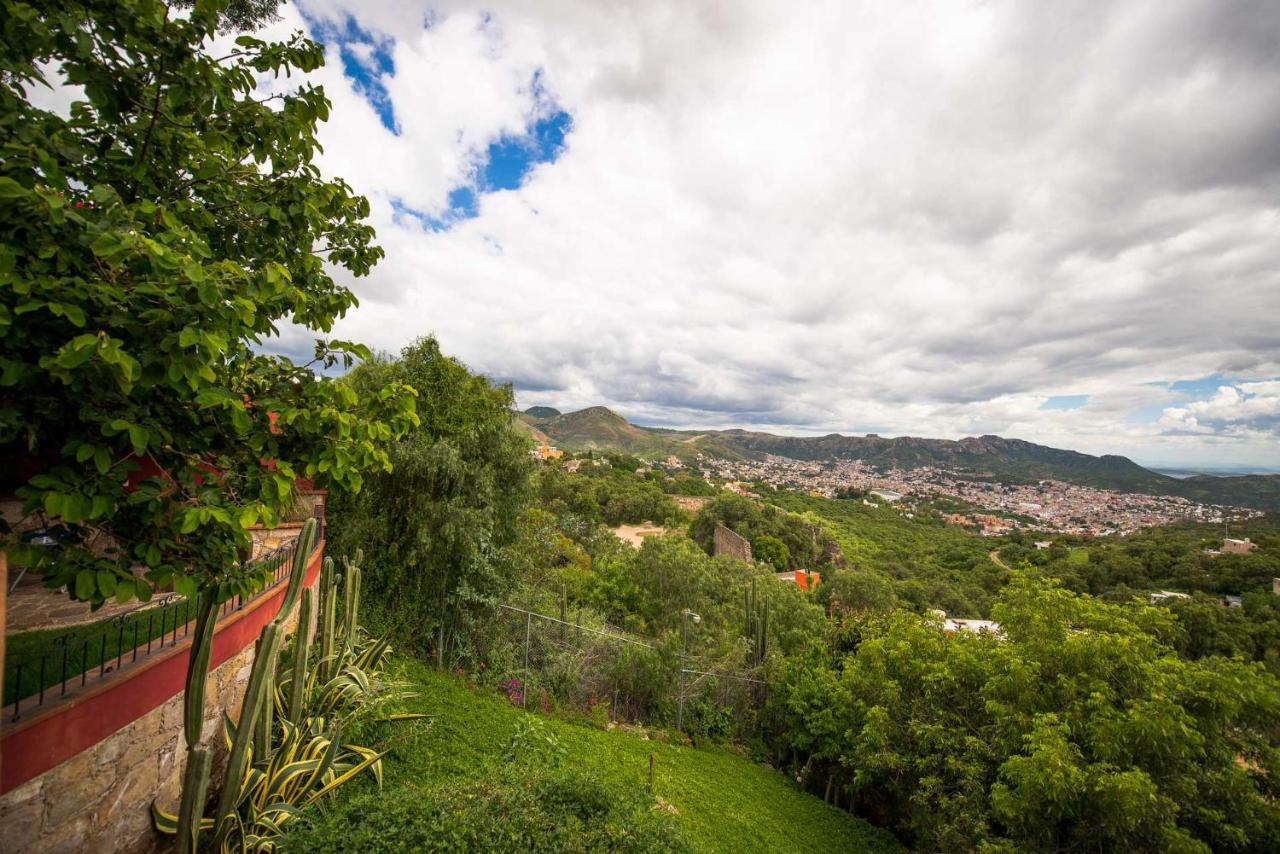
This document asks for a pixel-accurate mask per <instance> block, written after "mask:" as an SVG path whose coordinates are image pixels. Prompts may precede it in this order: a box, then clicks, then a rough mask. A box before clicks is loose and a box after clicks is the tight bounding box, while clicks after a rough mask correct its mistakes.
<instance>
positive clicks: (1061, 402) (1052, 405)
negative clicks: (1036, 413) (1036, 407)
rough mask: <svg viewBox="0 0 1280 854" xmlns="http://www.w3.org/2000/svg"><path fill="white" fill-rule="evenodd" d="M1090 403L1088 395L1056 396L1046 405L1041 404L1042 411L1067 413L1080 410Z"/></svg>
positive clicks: (1047, 401)
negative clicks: (1071, 410)
mask: <svg viewBox="0 0 1280 854" xmlns="http://www.w3.org/2000/svg"><path fill="white" fill-rule="evenodd" d="M1088 402H1089V395H1087V394H1055V395H1054V396H1053V397H1050V398H1049V399H1048V400H1046V401H1045V402H1044V403H1042V404H1040V408H1041V409H1052V410H1061V411H1066V410H1070V409H1079V408H1080V407H1082V406H1084V405H1085V404H1086V403H1088Z"/></svg>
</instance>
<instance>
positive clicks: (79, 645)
mask: <svg viewBox="0 0 1280 854" xmlns="http://www.w3.org/2000/svg"><path fill="white" fill-rule="evenodd" d="M186 607H187V600H185V599H178V600H175V601H174V602H173V603H171V604H168V605H163V606H159V607H155V608H148V609H146V610H139V611H137V612H131V613H129V614H126V615H123V618H122V622H123V624H124V625H123V628H124V631H123V632H121V631H120V626H119V624H118V623H117V622H116V620H117V619H118V618H116V617H109V618H107V619H105V620H99V621H98V622H96V623H84V624H82V625H77V626H71V627H69V628H60V629H42V630H39V631H33V632H21V633H19V634H13V635H9V636H7V637H6V638H5V656H4V705H8V704H10V703H12V702H13V701H14V699H15V698H17V699H26V698H28V697H33V696H35V695H36V694H37V693H39V691H40V688H41V680H40V661H41V659H42V658H43V659H44V685H43V687H44V688H45V691H46V693H45V697H46V699H48V696H49V695H48V691H49V690H53V691H55V692H56V691H58V690H60V686H61V684H62V679H63V674H64V672H65V674H66V678H67V689H68V690H70V689H71V688H72V687H73V686H77V685H79V684H80V674H81V673H83V672H84V671H85V670H89V671H90V675H91V676H96V675H97V674H98V669H99V666H100V665H101V664H102V662H103V660H104V659H105V660H106V663H107V667H109V668H114V667H115V665H116V661H117V657H118V656H120V654H121V653H122V652H123V653H124V656H123V659H122V660H123V662H124V663H127V662H129V661H130V660H131V658H132V651H133V648H134V640H135V638H136V639H137V643H138V644H139V645H145V644H146V642H147V640H148V638H147V629H148V620H149V621H150V630H151V639H153V640H155V639H158V638H159V637H160V633H161V626H163V628H164V633H165V636H166V637H171V636H172V635H173V626H174V623H175V617H174V613H175V611H176V612H177V614H178V616H177V618H176V622H178V623H179V628H178V636H179V637H180V638H181V637H182V636H183V628H182V624H183V623H185V622H186V613H185V611H184V609H185V608H186ZM190 616H192V617H194V616H195V614H194V609H193V610H192V613H191V615H190ZM135 630H136V631H135ZM63 638H65V641H63V640H61V639H63ZM64 648H65V652H66V666H65V671H64V667H63V652H64ZM153 649H154V647H153ZM139 654H141V653H139ZM19 664H21V667H22V685H21V689H22V690H21V693H19V692H18V690H17V688H18V667H19Z"/></svg>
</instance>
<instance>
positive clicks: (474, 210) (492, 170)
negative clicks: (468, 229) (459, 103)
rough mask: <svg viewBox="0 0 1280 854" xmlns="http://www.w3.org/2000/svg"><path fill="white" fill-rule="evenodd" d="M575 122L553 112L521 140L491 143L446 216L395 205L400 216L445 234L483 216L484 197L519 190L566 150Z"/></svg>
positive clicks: (452, 193)
mask: <svg viewBox="0 0 1280 854" xmlns="http://www.w3.org/2000/svg"><path fill="white" fill-rule="evenodd" d="M572 126H573V118H572V117H571V116H570V115H569V114H568V113H567V112H565V111H564V110H560V109H553V110H550V111H548V112H547V113H546V115H544V116H542V117H541V118H538V119H536V120H535V121H534V122H533V123H532V124H531V125H530V126H529V128H528V129H527V131H526V132H525V133H524V134H523V135H521V136H510V135H508V136H502V137H500V138H498V139H497V140H495V141H493V142H491V143H489V145H488V147H487V148H486V149H485V153H484V156H483V157H482V158H481V160H480V162H479V163H478V164H477V165H476V167H475V170H474V171H473V172H472V174H471V175H470V176H469V178H468V180H467V182H466V183H464V184H461V185H459V186H457V187H454V188H453V189H452V190H450V191H449V195H448V198H447V200H446V206H445V210H444V212H443V213H441V214H440V215H439V216H433V215H430V214H426V213H423V212H421V211H417V210H413V209H412V208H409V207H407V206H405V205H403V204H402V203H401V202H399V201H396V202H393V207H394V208H395V211H396V214H397V215H398V216H411V217H413V218H415V219H416V220H417V221H418V222H419V223H420V224H421V225H422V226H423V227H424V228H428V229H430V230H432V231H445V230H447V229H449V228H452V227H453V226H454V225H455V224H457V223H459V222H462V221H463V220H468V219H473V218H475V217H477V216H479V214H480V200H481V197H482V196H483V195H485V194H488V193H496V192H501V191H503V190H517V189H519V188H520V186H521V185H522V184H524V182H525V180H526V179H527V178H528V177H529V175H530V174H531V173H532V172H533V170H534V169H536V168H537V167H538V166H539V165H541V164H543V163H553V162H555V160H556V159H557V158H558V157H559V156H560V153H561V152H562V151H563V150H564V141H565V136H566V135H568V133H569V131H570V129H571V128H572Z"/></svg>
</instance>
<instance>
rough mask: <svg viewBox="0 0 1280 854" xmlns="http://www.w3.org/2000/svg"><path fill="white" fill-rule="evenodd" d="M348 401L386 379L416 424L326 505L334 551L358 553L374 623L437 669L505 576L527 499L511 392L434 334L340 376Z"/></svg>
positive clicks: (509, 576) (505, 582) (525, 464)
mask: <svg viewBox="0 0 1280 854" xmlns="http://www.w3.org/2000/svg"><path fill="white" fill-rule="evenodd" d="M347 384H348V385H349V387H350V388H351V389H352V390H353V391H354V393H355V394H356V395H358V396H364V395H366V394H371V393H376V391H377V389H379V388H383V387H386V386H388V385H391V384H405V385H410V386H412V387H413V388H415V389H417V392H418V401H419V411H420V413H421V415H420V419H419V421H418V423H417V425H416V426H415V427H414V428H413V429H412V430H410V431H408V432H407V433H406V434H405V435H404V436H403V437H401V438H400V439H399V440H397V441H396V442H394V443H393V444H391V445H390V447H389V449H388V452H387V453H388V457H389V460H390V463H391V467H390V469H389V470H388V471H383V472H377V473H374V474H371V475H370V476H369V477H368V478H367V479H366V483H365V488H364V489H363V490H362V491H361V492H360V493H358V494H353V493H350V492H344V493H339V494H337V495H335V496H334V497H333V500H332V503H331V514H332V520H333V524H332V529H333V543H334V547H335V548H336V549H337V550H339V552H341V553H346V552H354V550H355V549H356V548H362V549H363V551H364V555H365V562H366V565H367V569H368V572H367V575H366V579H367V585H368V593H369V596H370V597H371V599H372V601H374V602H376V603H378V605H379V606H380V607H379V608H378V609H377V610H376V614H377V615H378V616H376V617H375V618H374V619H375V623H374V625H375V626H376V627H377V628H378V629H380V630H384V631H390V632H392V633H393V634H394V635H395V636H396V637H397V639H398V640H401V641H405V642H408V643H410V644H412V645H414V646H416V647H417V648H419V649H422V650H424V651H425V650H427V649H430V650H432V651H433V652H434V655H435V658H436V661H437V663H438V664H440V665H444V664H445V663H446V662H452V661H453V660H454V659H455V658H456V656H457V654H458V650H459V648H460V647H462V646H465V644H466V642H467V638H468V637H469V633H470V632H471V630H472V627H473V624H474V620H475V614H476V610H477V609H478V608H483V607H486V606H492V604H493V603H494V602H496V601H497V599H498V598H499V597H500V596H501V595H502V594H504V593H506V592H507V591H509V589H510V587H511V583H512V580H513V576H514V571H513V567H512V565H511V555H510V553H509V551H508V546H509V545H510V544H511V543H512V542H513V541H514V539H515V537H516V533H517V519H518V516H519V514H520V511H521V509H522V508H523V506H524V504H525V502H526V500H527V493H526V490H527V485H528V478H529V469H530V464H529V459H528V457H527V455H526V453H525V452H526V450H527V445H526V443H525V442H524V441H522V440H521V439H520V438H519V437H518V436H516V435H515V434H514V433H513V432H512V431H511V429H510V425H511V419H510V414H509V410H510V406H511V389H510V387H507V386H494V385H493V384H491V383H490V382H489V381H488V380H486V379H484V378H483V377H479V376H475V375H474V374H472V373H470V372H469V371H468V370H467V369H466V367H464V366H463V365H462V364H461V363H460V362H458V361H457V360H456V359H452V358H450V357H448V356H445V355H444V354H442V353H441V352H440V347H439V345H438V344H437V343H436V341H435V339H434V338H424V339H421V340H419V341H417V342H416V343H414V344H411V345H410V346H408V347H406V348H405V349H404V350H403V352H401V354H400V356H399V357H398V358H395V359H391V358H387V357H380V358H377V359H372V360H369V361H366V362H365V363H364V364H362V365H360V366H359V367H358V368H356V370H354V371H352V372H351V374H350V375H349V376H348V377H347Z"/></svg>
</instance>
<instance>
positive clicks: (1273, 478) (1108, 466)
mask: <svg viewBox="0 0 1280 854" xmlns="http://www.w3.org/2000/svg"><path fill="white" fill-rule="evenodd" d="M539 409H542V408H541V407H539ZM547 409H548V411H550V412H554V411H555V410H551V409H550V408H549V407H548V408H547ZM517 420H518V421H521V422H523V424H524V426H525V427H526V428H529V429H532V430H536V431H539V435H545V436H547V437H549V441H551V442H553V443H554V444H556V445H558V446H560V447H563V448H566V449H568V450H588V449H590V450H608V449H614V450H620V451H625V452H626V453H630V454H637V455H643V456H649V457H653V456H662V455H667V454H674V455H676V456H678V457H680V458H682V459H686V460H687V459H689V458H691V457H693V456H695V455H696V454H698V453H705V454H708V455H710V456H714V457H720V458H724V459H740V458H744V457H745V458H749V459H759V458H762V457H764V456H765V455H767V454H773V455H776V456H780V457H790V458H791V459H796V460H862V461H863V462H866V463H869V464H871V465H875V466H879V467H882V468H915V467H919V466H935V467H939V468H945V469H950V470H953V471H957V472H963V473H967V474H970V475H972V476H974V477H981V478H986V479H991V480H1002V481H1014V482H1027V481H1035V480H1045V479H1052V480H1062V481H1066V482H1068V483H1078V484H1080V485H1082V486H1092V487H1096V488H1100V489H1114V490H1118V491H1120V492H1144V493H1148V494H1152V495H1178V496H1182V497H1183V498H1189V499H1192V500H1195V501H1202V502H1207V503H1211V504H1235V505H1240V506H1245V507H1258V508H1262V509H1274V508H1280V475H1242V476H1233V477H1213V476H1209V475H1198V476H1196V477H1189V478H1183V479H1178V478H1175V477H1170V476H1168V475H1165V474H1161V473H1159V472H1154V471H1151V470H1150V469H1147V468H1143V467H1142V466H1140V465H1138V464H1137V463H1135V462H1134V461H1133V460H1131V459H1129V458H1128V457H1122V456H1116V455H1113V454H1106V455H1103V456H1100V457H1096V456H1092V455H1090V454H1082V453H1080V452H1078V451H1070V450H1065V449H1062V448H1050V447H1047V446H1045V445H1037V444H1035V443H1034V442H1027V441H1024V440H1022V439H1006V438H1004V437H1001V436H971V437H969V438H966V439H960V440H951V439H925V438H919V437H915V436H899V437H895V438H884V437H882V436H876V435H866V436H845V435H842V434H840V433H829V434H827V435H826V436H778V435H775V434H773V433H760V432H752V431H748V430H703V431H691V430H671V429H666V428H655V427H641V426H638V425H636V424H632V423H630V422H628V421H627V420H626V419H625V418H623V417H622V416H621V415H618V414H617V413H616V412H613V411H612V410H610V409H607V408H605V407H603V406H593V407H591V408H589V409H583V410H579V411H578V412H568V413H564V414H560V415H555V416H551V417H535V416H534V415H532V414H530V413H529V412H526V413H521V414H519V415H517Z"/></svg>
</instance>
